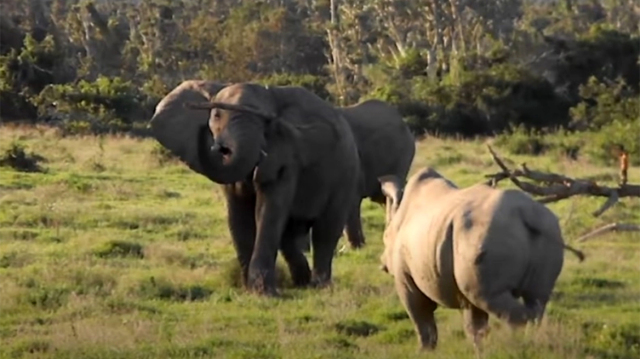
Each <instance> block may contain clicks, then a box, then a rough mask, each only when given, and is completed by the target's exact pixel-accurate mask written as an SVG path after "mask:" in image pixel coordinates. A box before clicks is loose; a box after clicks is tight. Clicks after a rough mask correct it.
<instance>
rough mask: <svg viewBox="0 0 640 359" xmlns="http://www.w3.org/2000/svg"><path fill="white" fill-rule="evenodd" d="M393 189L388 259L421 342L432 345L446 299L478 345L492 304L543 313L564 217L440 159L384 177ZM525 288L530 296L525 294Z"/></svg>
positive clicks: (519, 321) (557, 263)
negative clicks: (445, 168) (455, 172)
mask: <svg viewBox="0 0 640 359" xmlns="http://www.w3.org/2000/svg"><path fill="white" fill-rule="evenodd" d="M380 183H381V188H382V190H383V192H384V194H385V195H386V196H387V197H388V198H389V202H388V206H389V209H390V210H389V211H388V212H387V213H388V215H387V218H386V228H385V231H384V253H383V254H382V256H381V261H382V269H383V270H384V271H386V272H388V273H390V274H391V275H392V276H393V277H394V281H395V288H396V291H397V293H398V296H399V298H400V301H401V302H402V304H403V306H404V308H405V309H406V310H407V312H408V314H409V316H410V318H411V320H412V321H413V323H414V326H415V330H416V332H417V335H418V338H419V341H420V346H421V348H422V349H434V348H435V346H436V343H437V340H438V330H437V327H436V322H435V318H434V311H435V310H436V308H437V307H438V306H443V307H446V308H457V309H461V310H462V312H463V318H464V319H463V320H464V327H465V332H466V333H467V335H468V337H469V338H470V339H473V342H474V346H475V348H476V351H477V352H479V351H480V347H479V344H480V338H481V337H482V336H483V335H484V334H485V333H486V328H487V323H488V319H489V313H491V314H493V315H495V316H497V317H498V318H500V319H501V320H503V321H505V322H507V323H508V324H510V325H511V326H519V325H523V324H525V323H527V322H529V321H534V320H537V319H540V318H541V317H542V316H543V314H544V311H545V308H546V305H547V302H548V301H549V298H550V295H551V292H552V290H553V288H554V286H555V283H556V280H557V278H558V276H559V274H560V271H561V270H562V267H563V261H564V257H563V255H564V253H563V248H566V249H569V250H571V251H572V252H574V254H576V255H577V256H578V257H579V259H580V260H581V261H582V260H583V258H584V256H583V254H582V253H581V252H579V251H577V250H575V249H573V248H571V247H569V246H567V245H565V244H564V241H563V238H562V233H561V230H560V225H559V223H558V219H557V217H556V216H555V215H554V214H553V212H551V210H549V209H548V208H547V207H545V206H544V205H543V204H541V203H538V202H537V201H535V200H534V199H533V198H531V197H530V196H528V195H527V194H525V193H524V192H522V191H519V190H500V189H496V188H492V187H490V186H487V185H484V184H480V185H475V186H471V187H467V188H463V189H459V188H457V187H456V186H455V185H454V184H453V183H452V182H450V181H449V180H447V179H446V178H444V177H443V176H441V175H440V174H439V173H438V172H437V171H435V170H434V169H432V168H428V167H426V168H423V169H421V170H420V171H418V172H417V173H415V174H414V175H413V176H411V177H410V178H409V180H408V181H407V184H406V187H403V183H404V181H403V180H402V179H400V178H397V177H395V176H383V177H381V178H380ZM519 298H523V300H524V302H523V303H520V302H519V301H518V299H519Z"/></svg>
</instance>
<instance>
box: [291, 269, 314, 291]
mask: <svg viewBox="0 0 640 359" xmlns="http://www.w3.org/2000/svg"><path fill="white" fill-rule="evenodd" d="M290 272H291V281H292V282H293V286H294V287H296V288H303V287H307V286H309V285H310V284H311V270H310V269H309V268H308V267H307V268H291V269H290Z"/></svg>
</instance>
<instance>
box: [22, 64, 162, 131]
mask: <svg viewBox="0 0 640 359" xmlns="http://www.w3.org/2000/svg"><path fill="white" fill-rule="evenodd" d="M31 101H32V102H33V103H34V104H35V105H36V106H37V107H38V112H39V113H40V115H41V116H46V115H47V114H48V113H50V112H51V110H52V108H55V111H54V112H55V114H54V115H53V116H55V117H60V118H61V119H62V127H63V128H64V129H65V130H66V132H67V133H71V134H78V133H87V132H88V133H93V134H102V133H112V132H121V131H129V130H131V129H133V127H134V126H133V124H134V122H135V120H136V119H145V118H149V117H150V115H151V109H150V102H151V101H149V100H148V98H147V96H145V95H144V94H143V93H141V92H140V91H139V90H138V88H137V87H135V86H134V85H133V84H132V83H131V82H130V81H125V80H123V79H121V78H119V77H106V76H99V77H98V78H97V79H96V80H95V81H93V82H90V81H86V80H80V81H79V82H78V83H77V84H74V85H72V84H64V85H47V86H46V87H45V88H44V89H43V90H42V91H41V92H40V93H39V94H38V95H37V96H35V97H34V98H33V99H32V100H31Z"/></svg>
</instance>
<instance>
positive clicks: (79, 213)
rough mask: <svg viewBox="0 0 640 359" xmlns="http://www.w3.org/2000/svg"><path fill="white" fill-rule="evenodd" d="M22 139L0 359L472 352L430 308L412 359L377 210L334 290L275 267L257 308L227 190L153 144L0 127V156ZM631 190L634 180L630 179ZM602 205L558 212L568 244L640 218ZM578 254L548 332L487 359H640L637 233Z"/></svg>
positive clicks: (2, 220) (636, 207)
mask: <svg viewBox="0 0 640 359" xmlns="http://www.w3.org/2000/svg"><path fill="white" fill-rule="evenodd" d="M14 140H15V141H19V142H20V143H22V144H23V145H24V146H26V148H27V149H28V151H29V152H33V153H36V154H38V155H40V156H42V157H44V158H45V159H46V160H47V161H46V162H43V163H41V166H42V167H44V168H45V169H46V170H45V171H44V172H17V171H14V170H11V169H9V168H6V167H2V168H0V357H1V358H5V357H6V358H21V357H24V358H83V359H89V358H119V359H120V358H203V357H206V358H374V359H375V358H422V357H434V358H435V357H437V358H467V357H472V356H473V347H472V345H471V343H470V342H469V341H468V340H467V339H466V338H465V337H464V334H463V329H462V324H461V316H460V314H459V313H458V312H457V311H455V310H449V309H439V310H438V311H437V321H438V325H439V346H438V349H437V352H436V353H435V354H433V355H431V356H429V355H428V354H419V353H418V352H417V340H416V337H415V334H414V332H413V327H412V325H411V323H410V321H409V319H408V317H407V315H406V313H405V311H404V310H403V308H402V307H401V305H400V303H399V301H398V299H397V297H396V294H395V291H394V289H393V284H392V279H391V277H390V276H388V275H386V274H385V273H383V272H382V271H381V270H379V269H378V268H379V256H380V254H381V251H382V240H381V231H382V229H383V210H382V209H381V208H380V207H378V206H376V205H373V204H371V203H369V202H365V203H364V204H363V221H364V226H365V232H366V235H367V240H368V245H367V246H366V248H364V249H362V250H360V251H347V252H346V253H344V254H341V255H339V256H337V257H336V259H335V261H334V284H333V286H332V287H330V288H326V289H322V290H315V289H306V290H296V289H291V288H290V287H289V286H288V278H287V273H286V271H284V270H283V268H285V267H284V264H283V263H282V262H281V259H279V268H280V273H281V274H282V276H281V278H282V280H281V285H282V286H283V288H284V289H283V292H284V296H283V297H282V298H280V299H268V298H262V297H258V296H255V295H252V294H248V293H246V292H245V291H244V290H243V289H241V288H239V286H238V269H237V266H236V265H235V262H234V258H235V257H234V251H233V249H232V246H231V242H230V238H229V233H228V229H227V227H226V224H225V207H224V202H223V197H222V195H221V192H220V189H219V188H218V187H217V185H214V184H212V183H210V182H209V181H208V180H206V179H205V178H204V177H202V176H199V175H197V174H194V173H192V172H191V171H190V170H189V169H188V168H187V167H186V166H184V165H182V164H180V163H178V162H175V161H172V160H171V159H168V158H166V156H164V155H162V152H161V151H160V152H159V151H158V150H157V145H156V144H155V143H154V141H152V140H135V139H131V138H127V137H105V138H103V139H99V138H94V137H75V138H72V137H66V138H63V137H59V136H58V135H56V133H55V132H53V131H51V130H46V129H28V128H9V127H2V128H0V144H1V145H0V146H5V145H6V146H9V144H10V143H12V142H13V141H14ZM418 147H419V149H418V154H417V156H416V159H415V161H414V170H415V168H417V167H420V166H424V165H429V164H431V165H433V166H436V168H437V170H439V171H440V172H441V173H443V174H444V175H446V176H448V177H449V178H450V179H452V180H454V181H455V182H456V183H458V184H459V185H462V186H466V185H470V184H473V183H476V182H479V181H482V180H483V175H484V174H488V173H492V172H495V171H496V169H497V167H496V165H494V164H493V163H492V161H491V159H490V157H489V155H488V153H487V151H486V148H485V146H484V143H483V142H481V141H475V142H458V141H453V140H442V139H435V138H429V139H427V140H425V141H423V142H421V143H420V144H419V145H418ZM496 150H497V151H499V153H500V154H502V155H503V157H508V158H509V159H510V160H512V161H513V162H515V163H520V162H522V161H526V162H527V163H528V165H529V166H530V167H531V168H536V169H540V170H556V171H559V172H562V173H565V174H567V175H570V176H578V177H587V176H596V177H598V178H609V180H614V179H615V173H616V169H615V168H602V167H598V166H596V165H592V164H590V163H588V162H584V161H583V160H580V159H579V160H578V161H570V160H568V159H565V158H562V157H550V156H549V157H538V158H535V157H524V156H516V155H510V154H508V153H507V152H506V150H504V149H502V148H500V147H497V148H496ZM629 178H630V181H631V182H638V181H639V180H640V171H639V170H638V169H637V168H633V169H632V170H631V171H630V174H629ZM501 186H502V187H506V186H508V184H507V183H506V182H505V183H503V184H501ZM602 201H603V199H592V198H573V199H569V200H565V201H563V202H560V203H555V204H552V205H551V208H552V209H553V210H554V211H555V212H556V213H557V214H558V215H559V217H560V219H561V221H562V224H563V228H564V231H565V234H566V239H567V241H568V242H571V241H572V240H573V239H574V238H576V237H577V236H579V235H580V234H582V233H584V232H586V231H588V230H589V229H592V228H593V227H596V226H598V225H600V224H604V223H606V222H610V221H614V220H625V221H636V222H638V221H640V201H639V200H638V199H623V200H622V201H621V202H620V203H619V204H617V205H616V206H615V207H614V208H612V209H611V210H609V211H608V212H606V213H605V214H604V215H603V216H602V218H593V217H591V215H590V212H591V211H593V210H595V209H596V208H598V206H600V204H601V203H602ZM341 242H342V243H346V240H345V239H344V238H343V239H341ZM578 246H579V247H581V249H583V250H584V251H585V253H586V255H587V260H586V261H585V262H583V263H578V261H577V260H576V258H575V257H574V256H572V255H570V254H568V253H567V255H566V262H565V263H566V265H565V267H564V269H563V271H562V273H561V276H560V278H559V283H558V285H557V286H556V290H555V292H554V296H553V299H552V301H551V303H550V305H549V309H548V316H547V317H546V319H545V321H544V322H543V324H542V326H541V327H540V328H538V329H536V330H534V329H533V328H526V329H525V330H521V331H517V332H513V333H512V332H510V331H509V330H508V329H507V328H505V327H504V326H503V325H502V324H501V323H499V322H497V321H496V320H495V319H492V321H491V332H490V335H489V337H488V339H487V340H486V342H485V343H486V353H485V354H486V356H485V357H486V358H514V359H515V358H518V359H520V358H611V359H613V358H618V359H620V358H637V357H638V355H640V324H639V323H640V237H639V236H638V234H632V233H619V234H608V235H604V236H602V237H599V238H595V239H591V240H589V241H587V242H585V243H584V244H578Z"/></svg>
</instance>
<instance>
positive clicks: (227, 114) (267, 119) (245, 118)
mask: <svg viewBox="0 0 640 359" xmlns="http://www.w3.org/2000/svg"><path fill="white" fill-rule="evenodd" d="M279 103H280V101H278V100H277V97H276V96H275V94H274V93H273V92H272V90H271V89H268V88H266V87H264V86H261V85H258V84H252V83H238V84H233V85H229V86H227V87H225V88H223V89H222V90H220V91H219V92H218V94H217V95H216V96H215V98H214V99H213V101H212V102H202V103H189V104H187V107H190V108H192V109H200V110H209V111H210V115H209V123H208V126H209V132H210V133H209V136H212V142H213V145H212V146H211V147H210V151H211V153H212V156H217V157H218V158H220V162H219V166H217V169H216V171H217V175H216V177H217V180H216V182H219V183H232V182H237V181H242V180H245V179H247V178H248V176H250V175H251V174H252V173H253V171H254V169H255V168H256V167H257V166H258V164H259V163H260V161H261V160H262V159H263V158H264V157H265V156H266V155H267V152H266V149H267V133H268V132H270V131H271V130H272V129H273V125H274V124H275V123H277V122H276V119H277V118H278V112H277V111H278V104H279ZM280 127H282V126H280Z"/></svg>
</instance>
